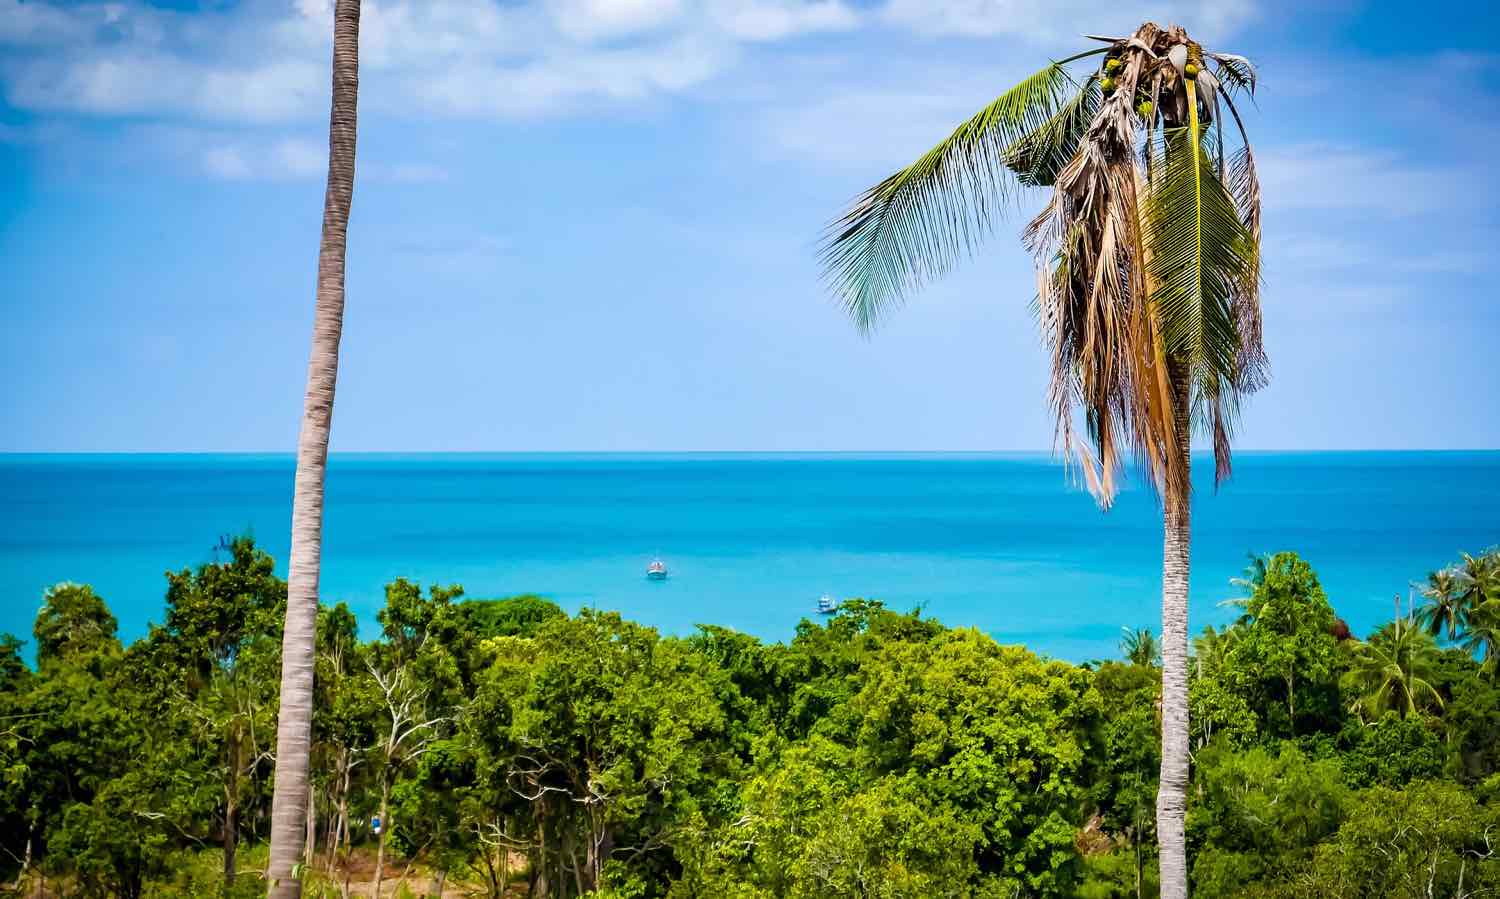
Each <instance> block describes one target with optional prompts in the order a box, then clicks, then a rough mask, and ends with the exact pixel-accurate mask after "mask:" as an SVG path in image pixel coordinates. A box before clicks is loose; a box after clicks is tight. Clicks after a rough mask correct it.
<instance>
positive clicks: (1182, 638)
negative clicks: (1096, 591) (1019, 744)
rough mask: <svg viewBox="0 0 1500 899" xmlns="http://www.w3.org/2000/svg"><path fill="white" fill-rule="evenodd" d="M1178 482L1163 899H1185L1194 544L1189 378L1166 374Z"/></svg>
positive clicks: (1167, 532) (1165, 657) (1165, 587)
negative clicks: (1169, 381) (1179, 473)
mask: <svg viewBox="0 0 1500 899" xmlns="http://www.w3.org/2000/svg"><path fill="white" fill-rule="evenodd" d="M1169 371H1170V377H1171V379H1172V406H1173V409H1172V417H1173V419H1174V420H1175V425H1176V437H1177V447H1176V451H1177V453H1178V461H1179V462H1180V463H1181V466H1182V467H1181V469H1180V470H1181V471H1182V472H1183V477H1182V482H1181V483H1179V484H1176V485H1171V484H1169V485H1167V486H1166V487H1165V488H1164V489H1163V491H1162V494H1163V496H1162V510H1163V516H1162V518H1163V544H1162V566H1161V569H1162V570H1161V580H1162V590H1161V658H1162V672H1161V782H1160V785H1159V786H1158V788H1157V793H1156V835H1157V841H1158V843H1159V845H1160V847H1161V899H1187V894H1188V881H1187V836H1186V833H1185V820H1184V819H1185V817H1186V812H1187V786H1188V683H1187V679H1188V670H1187V666H1188V635H1187V613H1188V559H1189V551H1190V546H1191V542H1192V531H1191V524H1192V488H1191V484H1192V481H1191V465H1192V461H1191V456H1190V452H1189V450H1190V447H1191V445H1192V433H1191V431H1190V430H1189V425H1190V422H1189V420H1188V389H1189V384H1188V373H1187V372H1186V371H1184V370H1183V367H1182V366H1180V365H1174V366H1171V368H1170V369H1169Z"/></svg>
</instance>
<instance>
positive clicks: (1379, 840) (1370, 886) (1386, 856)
mask: <svg viewBox="0 0 1500 899" xmlns="http://www.w3.org/2000/svg"><path fill="white" fill-rule="evenodd" d="M1496 834H1500V808H1496V807H1494V806H1481V805H1480V804H1479V803H1478V802H1477V801H1476V800H1475V798H1474V797H1473V796H1472V795H1470V794H1469V793H1468V792H1466V791H1464V790H1463V789H1462V788H1461V787H1458V786H1455V785H1453V784H1444V783H1432V782H1418V783H1413V784H1412V785H1410V786H1409V787H1407V788H1406V789H1404V790H1393V789H1390V788H1388V787H1376V788H1374V789H1372V790H1369V791H1368V792H1366V793H1363V794H1361V795H1360V796H1358V797H1357V798H1356V799H1355V800H1354V802H1353V803H1352V805H1351V807H1350V809H1349V815H1348V818H1347V819H1346V820H1345V822H1344V825H1343V827H1341V828H1339V831H1338V834H1337V835H1336V836H1335V837H1334V838H1333V839H1332V840H1330V841H1329V842H1327V843H1325V844H1323V845H1321V846H1319V847H1318V850H1317V863H1316V864H1315V865H1314V866H1313V868H1312V873H1311V874H1310V875H1308V876H1307V877H1306V878H1305V880H1304V881H1303V882H1302V883H1301V884H1299V885H1301V886H1303V887H1304V888H1306V889H1307V890H1309V892H1308V893H1305V895H1317V896H1328V897H1334V899H1356V897H1357V899H1365V897H1369V899H1376V897H1379V899H1419V897H1428V896H1482V895H1487V894H1489V893H1492V892H1494V891H1495V890H1497V889H1500V853H1497V852H1496V851H1495V849H1496V848H1497V847H1496V845H1495V843H1496Z"/></svg>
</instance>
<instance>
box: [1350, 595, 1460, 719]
mask: <svg viewBox="0 0 1500 899" xmlns="http://www.w3.org/2000/svg"><path fill="white" fill-rule="evenodd" d="M1436 664H1437V646H1436V644H1434V643H1433V641H1432V637H1431V636H1430V635H1429V634H1428V633H1427V632H1426V631H1424V630H1422V629H1421V628H1420V627H1417V626H1415V625H1413V624H1410V623H1409V622H1407V621H1406V620H1405V619H1403V618H1399V617H1398V618H1397V619H1396V620H1394V621H1392V622H1391V623H1390V624H1388V625H1386V626H1385V627H1383V628H1381V629H1380V630H1379V631H1378V632H1377V633H1376V634H1375V635H1374V636H1372V637H1371V638H1370V639H1369V641H1368V642H1365V643H1361V644H1359V645H1358V646H1356V647H1355V648H1354V657H1353V660H1352V666H1351V667H1350V669H1349V671H1348V673H1346V674H1345V675H1344V686H1345V687H1346V688H1347V689H1349V690H1350V691H1351V692H1354V693H1356V694H1357V695H1356V697H1355V699H1354V702H1353V703H1352V705H1351V709H1350V710H1351V711H1354V712H1357V713H1359V714H1360V715H1361V716H1362V717H1364V718H1365V719H1366V720H1371V719H1374V718H1378V717H1380V716H1381V715H1382V714H1384V713H1385V712H1387V711H1394V712H1396V713H1397V714H1399V715H1401V717H1403V718H1405V717H1407V716H1409V715H1415V714H1417V713H1418V712H1419V711H1421V710H1422V709H1424V708H1428V707H1431V706H1437V707H1438V708H1442V706H1443V697H1442V696H1441V695H1440V694H1439V693H1438V691H1437V688H1436V687H1434V686H1433V685H1432V682H1431V680H1429V678H1430V677H1431V676H1432V672H1433V668H1434V666H1435V665H1436Z"/></svg>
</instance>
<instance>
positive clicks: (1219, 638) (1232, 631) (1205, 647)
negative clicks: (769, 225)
mask: <svg viewBox="0 0 1500 899" xmlns="http://www.w3.org/2000/svg"><path fill="white" fill-rule="evenodd" d="M1240 633H1241V632H1240V629H1239V627H1237V626H1236V625H1232V624H1231V625H1228V626H1226V627H1225V628H1224V629H1223V630H1218V629H1217V628H1215V627H1214V626H1213V625H1212V624H1210V625H1207V626H1206V627H1204V628H1203V633H1201V634H1199V635H1198V636H1196V637H1194V638H1193V662H1194V665H1195V667H1196V671H1197V673H1198V675H1199V676H1209V677H1213V676H1216V675H1218V673H1219V672H1220V671H1222V670H1223V668H1224V662H1225V660H1226V659H1227V658H1228V657H1229V652H1230V650H1232V649H1234V644H1235V643H1236V642H1238V640H1239V638H1240Z"/></svg>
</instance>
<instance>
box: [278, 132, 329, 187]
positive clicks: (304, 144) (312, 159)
mask: <svg viewBox="0 0 1500 899" xmlns="http://www.w3.org/2000/svg"><path fill="white" fill-rule="evenodd" d="M272 159H273V165H274V166H275V167H276V168H277V169H278V170H280V171H282V172H285V173H286V174H287V175H288V176H290V177H293V178H311V177H313V176H314V175H321V174H323V173H325V172H327V171H328V145H327V144H315V143H313V142H312V141H306V140H301V139H298V138H288V139H286V140H282V141H278V142H277V144H276V146H275V147H274V148H273V150H272Z"/></svg>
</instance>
